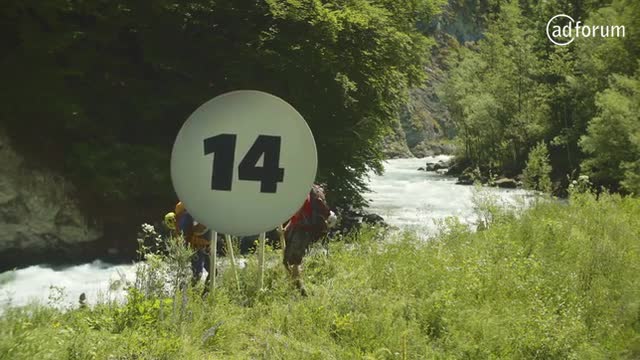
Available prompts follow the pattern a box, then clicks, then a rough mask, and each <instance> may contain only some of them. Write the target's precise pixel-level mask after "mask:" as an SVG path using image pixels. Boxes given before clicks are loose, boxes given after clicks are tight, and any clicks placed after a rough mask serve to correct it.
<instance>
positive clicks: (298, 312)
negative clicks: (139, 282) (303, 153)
mask: <svg viewBox="0 0 640 360" xmlns="http://www.w3.org/2000/svg"><path fill="white" fill-rule="evenodd" d="M478 204H479V207H480V208H479V209H478V210H479V211H484V216H483V218H484V219H488V221H489V226H488V228H487V229H486V230H482V231H478V232H473V231H471V230H469V227H468V226H466V225H464V224H461V223H459V222H457V221H455V220H454V219H450V220H448V221H447V222H446V226H445V227H444V231H443V233H442V234H441V235H440V236H438V237H436V238H434V239H432V240H431V241H429V242H423V241H420V240H418V239H417V237H416V236H413V235H411V234H410V233H405V234H399V235H395V236H397V239H395V241H392V242H389V241H384V242H382V241H380V239H379V238H380V235H379V233H378V232H377V231H376V230H375V229H371V230H367V231H365V232H364V233H363V234H361V235H360V236H359V237H358V238H348V239H346V241H344V242H331V243H330V244H329V253H328V255H327V254H325V253H323V252H320V251H313V252H311V254H310V255H309V256H308V258H306V262H305V272H304V276H305V281H306V284H307V288H308V290H309V293H310V296H309V297H307V298H303V297H300V296H299V295H298V293H297V292H296V291H295V289H294V287H293V286H292V285H291V284H290V283H289V281H288V279H287V278H286V276H285V272H284V268H283V267H282V266H281V264H280V256H281V253H280V252H279V251H274V250H272V249H267V254H266V258H267V263H268V264H269V266H268V267H267V269H266V273H265V277H264V283H265V289H264V290H260V289H258V264H257V259H256V257H255V256H252V257H250V258H249V259H248V262H247V266H246V267H245V268H244V269H242V270H241V271H240V281H241V289H240V291H238V290H237V288H236V285H235V279H234V278H233V275H232V274H231V271H229V270H226V269H225V270H224V271H223V273H222V274H221V275H220V278H219V279H218V280H219V281H218V284H219V287H218V288H217V289H216V291H215V294H214V296H213V297H212V298H207V299H204V300H203V299H201V298H200V296H199V294H200V290H201V288H196V289H193V290H190V291H188V293H187V294H186V298H183V297H182V295H180V296H176V297H173V296H171V297H169V296H164V297H163V299H162V300H161V299H159V298H157V297H155V296H147V297H145V296H144V295H143V294H141V293H140V292H136V291H131V292H130V297H129V302H128V303H127V305H116V304H101V305H98V306H95V307H93V308H91V309H77V310H73V311H68V312H64V313H63V312H60V311H57V310H53V309H50V308H47V307H40V306H29V307H25V308H21V309H8V310H7V311H6V313H5V314H4V315H3V317H2V318H1V319H0V358H2V359H198V360H199V359H220V358H225V359H252V358H253V359H301V358H302V359H362V358H367V359H425V358H426V359H431V358H433V359H459V358H467V359H497V358H509V359H534V358H538V359H594V358H623V359H624V358H628V359H633V358H638V357H640V277H639V276H638V274H639V273H640V200H637V199H630V198H621V197H619V196H616V195H602V196H601V197H600V199H599V200H596V199H595V197H594V196H593V195H588V194H586V195H575V197H574V198H573V199H572V200H571V201H570V203H569V204H563V203H558V202H547V201H540V202H538V203H537V204H536V205H534V206H533V208H531V209H530V210H527V211H525V212H523V213H522V214H520V215H519V216H514V215H513V214H511V213H509V212H504V211H500V210H499V209H498V208H495V207H492V206H493V205H492V203H491V202H486V203H484V205H483V203H482V202H478ZM200 286H202V285H200ZM147 290H149V289H147ZM149 294H153V292H149ZM185 299H186V301H185ZM174 301H177V302H179V304H180V305H181V304H183V303H184V304H185V305H184V311H180V308H181V306H177V309H178V310H174V306H173V302H174Z"/></svg>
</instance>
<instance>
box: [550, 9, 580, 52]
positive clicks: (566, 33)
mask: <svg viewBox="0 0 640 360" xmlns="http://www.w3.org/2000/svg"><path fill="white" fill-rule="evenodd" d="M558 18H563V19H569V24H567V25H565V26H563V27H560V26H559V25H554V26H553V28H554V30H553V31H551V32H549V28H550V27H551V23H553V21H554V20H555V19H558ZM574 22H575V20H573V18H572V17H571V16H569V15H565V14H558V15H556V16H554V17H552V18H551V19H550V20H549V22H547V38H549V40H550V41H551V42H552V43H554V44H556V45H559V46H567V45H569V44H571V43H572V42H573V40H575V39H574V37H573V34H572V32H573V31H572V25H573V23H574ZM561 38H564V39H566V38H569V39H571V40H566V41H564V42H561V41H556V40H558V39H561Z"/></svg>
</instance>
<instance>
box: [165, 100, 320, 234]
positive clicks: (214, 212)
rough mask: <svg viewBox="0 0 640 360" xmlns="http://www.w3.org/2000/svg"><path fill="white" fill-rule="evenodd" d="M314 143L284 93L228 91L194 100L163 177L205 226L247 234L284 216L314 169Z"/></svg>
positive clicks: (295, 207) (277, 222)
mask: <svg viewBox="0 0 640 360" xmlns="http://www.w3.org/2000/svg"><path fill="white" fill-rule="evenodd" d="M317 165H318V158H317V151H316V144H315V141H314V139H313V135H312V133H311V130H310V129H309V126H308V125H307V123H306V121H305V120H304V119H303V118H302V116H301V115H300V114H299V113H298V112H297V111H296V110H295V109H294V108H293V107H292V106H291V105H289V104H288V103H287V102H285V101H284V100H282V99H280V98H278V97H276V96H273V95H270V94H267V93H264V92H261V91H253V90H242V91H233V92H229V93H226V94H223V95H220V96H218V97H216V98H214V99H212V100H209V101H208V102H206V103H204V104H203V105H202V106H200V107H199V108H198V109H196V111H195V112H194V113H193V114H191V116H189V118H188V119H187V121H186V122H185V123H184V125H183V126H182V128H181V129H180V132H179V133H178V136H177V137H176V141H175V143H174V145H173V150H172V153H171V180H172V182H173V187H174V189H175V191H176V194H177V195H178V198H179V199H180V200H181V201H182V203H183V204H184V206H185V208H186V209H187V211H188V212H189V213H190V214H191V215H192V216H193V217H194V219H195V220H197V221H199V222H201V223H203V224H204V225H206V226H207V227H209V228H210V229H211V230H214V231H217V232H220V233H223V234H229V235H236V236H246V235H254V234H259V233H262V232H266V231H269V230H272V229H274V228H275V227H277V226H278V225H280V224H282V223H284V222H285V221H287V220H288V219H289V218H290V217H291V216H292V215H293V214H294V213H295V212H296V211H297V210H298V209H299V208H300V206H301V205H302V203H303V202H304V199H305V198H306V196H307V194H308V193H309V190H310V189H311V186H312V185H313V182H314V180H315V176H316V170H317Z"/></svg>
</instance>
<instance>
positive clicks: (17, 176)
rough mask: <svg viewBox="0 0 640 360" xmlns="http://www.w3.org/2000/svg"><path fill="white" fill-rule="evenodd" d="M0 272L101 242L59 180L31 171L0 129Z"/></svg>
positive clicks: (70, 188)
mask: <svg viewBox="0 0 640 360" xmlns="http://www.w3.org/2000/svg"><path fill="white" fill-rule="evenodd" d="M0 143H1V144H2V146H1V147H0V164H2V165H1V166H2V172H0V229H2V231H0V271H1V270H7V269H9V268H12V267H13V266H19V265H26V264H29V263H33V262H36V261H38V262H41V261H47V259H49V260H52V261H53V260H55V259H54V257H57V256H63V254H66V255H68V256H69V257H71V258H73V254H72V253H74V252H77V251H81V250H82V249H83V245H88V244H90V243H92V242H95V241H97V240H98V239H100V238H101V236H102V234H103V232H102V229H101V226H100V225H99V224H95V223H91V222H90V221H89V219H87V218H86V217H85V216H84V214H83V212H82V211H81V209H80V207H79V203H78V201H77V200H76V196H75V192H74V187H73V185H72V184H71V183H69V182H68V181H66V180H65V179H64V178H63V177H61V176H59V175H56V174H53V173H50V172H47V171H44V170H40V169H37V168H33V167H30V166H29V165H28V164H26V162H25V160H24V159H23V158H22V157H21V156H20V155H19V154H18V153H17V152H16V151H15V150H14V149H13V148H12V146H11V143H10V141H9V137H8V136H7V135H6V134H5V133H4V132H3V131H2V129H0Z"/></svg>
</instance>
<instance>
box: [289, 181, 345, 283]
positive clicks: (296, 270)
mask: <svg viewBox="0 0 640 360" xmlns="http://www.w3.org/2000/svg"><path fill="white" fill-rule="evenodd" d="M332 214H333V213H332V211H331V210H330V209H329V206H328V204H327V201H326V198H325V194H324V190H323V189H322V187H321V186H319V185H316V184H314V185H313V187H312V188H311V190H310V191H309V194H308V195H307V198H306V200H305V202H304V204H303V205H302V207H301V208H300V210H298V212H296V213H295V214H294V215H293V216H292V217H291V219H290V220H289V223H288V224H287V226H286V227H285V229H284V236H285V248H284V257H283V264H284V266H285V268H286V269H287V272H288V273H289V274H290V275H291V277H292V278H293V280H294V283H295V285H296V287H297V288H298V289H299V290H300V292H301V294H302V295H303V296H306V295H307V292H306V289H305V287H304V283H303V281H302V259H303V257H304V255H305V254H306V252H307V249H308V247H309V245H310V244H311V243H313V242H315V241H318V240H319V239H320V238H322V237H323V236H325V235H326V234H327V232H328V230H329V223H328V222H327V220H328V219H329V217H330V216H331V215H332Z"/></svg>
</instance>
